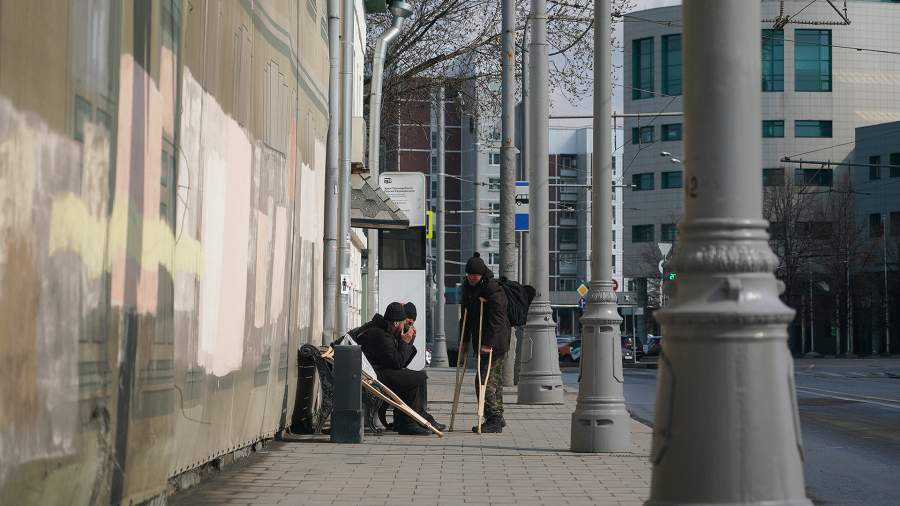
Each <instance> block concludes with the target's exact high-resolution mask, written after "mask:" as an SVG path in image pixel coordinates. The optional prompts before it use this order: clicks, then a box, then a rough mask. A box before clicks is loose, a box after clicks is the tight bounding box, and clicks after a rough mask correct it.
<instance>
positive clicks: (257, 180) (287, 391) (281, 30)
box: [0, 0, 328, 504]
mask: <svg viewBox="0 0 900 506" xmlns="http://www.w3.org/2000/svg"><path fill="white" fill-rule="evenodd" d="M313 5H314V6H315V8H310V6H307V2H291V1H288V0H263V1H256V2H246V1H241V2H237V1H235V2H215V1H204V0H193V1H192V2H190V5H189V4H188V2H177V1H159V2H156V1H154V2H150V1H149V0H147V1H136V2H125V3H121V4H120V3H119V2H116V1H113V0H95V1H90V2H87V1H85V2H71V3H70V2H62V3H61V2H51V1H33V2H4V3H2V4H0V206H2V207H0V208H2V211H0V238H2V239H0V319H2V321H3V322H4V323H3V325H2V326H0V370H3V371H4V380H3V381H2V382H0V456H2V457H0V503H2V504H98V503H110V502H113V503H118V502H120V501H121V502H123V503H138V502H141V501H144V500H147V499H150V498H153V497H156V496H159V495H160V494H162V493H164V492H165V490H166V487H167V480H168V479H169V478H172V477H173V476H176V475H178V474H179V473H183V472H184V471H186V470H189V469H192V468H194V467H196V466H199V465H202V464H203V463H206V462H209V461H210V460H212V459H214V458H216V457H218V456H220V455H223V454H227V453H229V452H232V451H234V450H235V449H239V448H242V447H246V446H248V445H251V444H253V443H254V442H256V441H259V440H260V439H263V438H269V437H272V436H273V435H275V434H276V433H277V432H279V431H280V430H281V429H282V428H283V427H284V426H285V425H286V424H287V423H289V422H290V419H291V412H292V409H293V406H292V404H293V399H294V392H293V390H294V388H293V386H294V385H295V383H296V382H295V378H296V353H297V352H296V350H297V347H298V345H300V344H302V343H304V342H309V341H311V340H314V339H318V338H317V337H316V336H320V335H321V326H322V322H321V316H320V314H321V313H320V311H319V308H320V307H321V293H322V286H321V284H322V267H321V248H322V244H321V241H322V214H321V213H322V199H323V194H324V193H323V191H324V164H325V133H326V128H327V101H326V100H327V99H326V96H327V93H326V89H327V56H328V55H327V45H326V41H325V39H323V37H322V35H321V21H322V17H323V16H324V15H325V13H324V4H323V2H317V3H314V4H313Z"/></svg>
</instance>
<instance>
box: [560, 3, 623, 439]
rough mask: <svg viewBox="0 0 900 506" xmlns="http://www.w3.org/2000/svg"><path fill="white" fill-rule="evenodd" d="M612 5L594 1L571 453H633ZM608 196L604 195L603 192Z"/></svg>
mask: <svg viewBox="0 0 900 506" xmlns="http://www.w3.org/2000/svg"><path fill="white" fill-rule="evenodd" d="M609 2H610V0H594V132H593V133H594V157H593V158H594V159H593V167H592V179H593V182H594V184H595V185H597V186H595V187H594V191H592V192H591V228H592V231H591V283H590V285H591V289H590V291H589V292H588V296H587V304H586V305H585V308H584V316H582V317H581V322H582V328H583V331H582V341H581V343H582V344H581V379H580V381H579V389H578V403H577V404H576V406H575V412H574V413H572V431H571V432H572V451H574V452H621V451H627V450H629V449H630V448H631V432H630V430H629V424H630V423H631V417H630V416H629V415H628V411H627V410H626V409H625V397H624V395H623V391H622V385H623V384H624V376H623V374H622V345H621V339H622V338H621V333H620V331H619V325H620V324H621V323H622V317H621V316H619V313H618V311H617V310H616V292H615V291H613V283H612V257H611V252H612V202H611V198H610V192H609V190H606V189H608V188H612V128H611V124H610V121H611V119H610V114H611V113H612V84H611V82H610V81H611V76H610V73H611V72H612V56H611V54H610V52H611V50H612V46H611V44H610V36H611V35H612V26H611V22H610V6H609ZM604 190H605V191H604Z"/></svg>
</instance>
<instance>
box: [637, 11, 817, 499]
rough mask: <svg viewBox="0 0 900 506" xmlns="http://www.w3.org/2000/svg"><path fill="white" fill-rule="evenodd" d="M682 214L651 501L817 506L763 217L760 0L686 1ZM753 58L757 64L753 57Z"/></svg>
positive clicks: (664, 319) (789, 315)
mask: <svg viewBox="0 0 900 506" xmlns="http://www.w3.org/2000/svg"><path fill="white" fill-rule="evenodd" d="M682 12H683V15H684V29H683V34H684V35H683V37H684V46H683V47H684V64H683V69H684V74H683V75H684V123H685V126H684V128H685V131H686V132H689V133H690V135H687V136H685V140H684V170H685V185H684V194H683V199H684V218H683V220H682V222H681V223H680V224H679V241H678V245H677V246H676V249H675V255H674V258H673V260H672V267H673V269H674V271H675V272H677V273H678V278H677V280H675V281H673V282H671V283H669V284H668V285H667V292H668V293H669V295H670V298H669V303H668V305H667V306H666V307H665V308H663V309H661V310H660V311H658V312H657V313H656V315H657V316H656V317H657V319H658V321H659V322H660V324H661V325H662V333H663V335H664V336H665V339H664V340H663V343H664V344H663V353H662V355H661V356H660V360H659V362H660V366H659V373H658V377H659V383H658V386H657V404H656V417H655V420H656V423H655V424H654V427H653V447H652V451H651V456H650V460H651V462H652V464H653V478H652V480H651V486H650V499H649V500H648V501H647V503H646V504H648V505H672V504H717V505H766V506H774V505H781V506H785V505H797V506H799V505H811V504H812V503H811V502H810V501H809V500H808V499H806V496H805V492H804V483H803V455H802V451H803V449H802V444H801V439H800V421H799V419H798V415H797V402H796V393H795V392H794V383H793V378H794V371H793V361H792V359H791V356H790V354H789V350H788V347H787V325H788V323H790V322H791V321H792V320H793V316H794V312H793V310H791V309H789V308H788V307H787V306H785V305H784V304H783V303H782V302H781V300H779V297H778V295H779V292H780V291H781V287H782V286H783V285H781V284H780V283H779V282H778V280H777V279H775V276H774V275H773V271H774V270H775V267H776V266H777V265H778V260H777V258H776V257H775V255H774V254H773V253H772V250H771V249H770V248H769V243H768V234H767V233H766V228H767V226H768V222H767V221H765V220H764V219H762V194H761V193H762V187H761V186H760V184H759V173H758V172H757V171H758V170H759V167H761V166H762V159H761V158H762V149H761V134H760V129H759V125H760V121H761V113H760V110H761V108H760V100H761V92H760V88H759V79H760V59H759V58H758V57H756V55H757V54H758V53H759V47H760V37H759V19H760V17H759V16H760V3H759V2H752V1H749V2H748V1H747V0H685V2H684V4H683V7H682ZM748 55H754V57H752V58H751V57H748Z"/></svg>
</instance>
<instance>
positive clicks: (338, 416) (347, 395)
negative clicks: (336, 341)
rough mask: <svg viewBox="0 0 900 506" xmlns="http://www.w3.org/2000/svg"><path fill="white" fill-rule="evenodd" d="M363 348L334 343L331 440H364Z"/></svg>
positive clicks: (354, 441)
mask: <svg viewBox="0 0 900 506" xmlns="http://www.w3.org/2000/svg"><path fill="white" fill-rule="evenodd" d="M363 430H364V429H363V409H362V349H361V348H360V347H359V346H335V347H334V408H333V409H332V411H331V442H332V443H362V440H363Z"/></svg>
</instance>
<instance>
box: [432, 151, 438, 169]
mask: <svg viewBox="0 0 900 506" xmlns="http://www.w3.org/2000/svg"><path fill="white" fill-rule="evenodd" d="M437 171H438V157H437V155H432V156H431V172H433V173H435V174H437Z"/></svg>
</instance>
